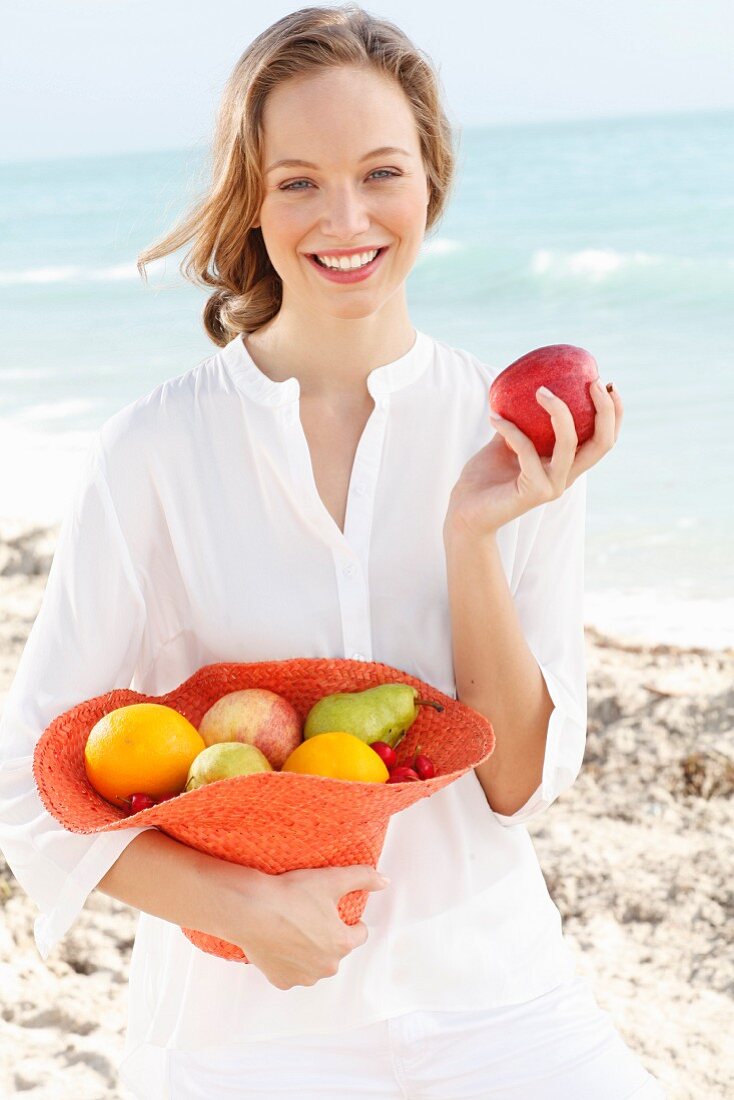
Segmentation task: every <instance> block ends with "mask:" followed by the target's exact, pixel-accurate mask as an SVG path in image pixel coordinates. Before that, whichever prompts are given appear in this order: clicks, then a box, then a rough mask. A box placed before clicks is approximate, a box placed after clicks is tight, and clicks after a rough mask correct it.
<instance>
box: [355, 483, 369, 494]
mask: <svg viewBox="0 0 734 1100" xmlns="http://www.w3.org/2000/svg"><path fill="white" fill-rule="evenodd" d="M354 491H355V493H356V494H357V496H360V497H363V496H364V495H365V493H366V492H367V486H366V485H365V483H364V482H363V481H358V482H357V484H356V485H355V486H354Z"/></svg>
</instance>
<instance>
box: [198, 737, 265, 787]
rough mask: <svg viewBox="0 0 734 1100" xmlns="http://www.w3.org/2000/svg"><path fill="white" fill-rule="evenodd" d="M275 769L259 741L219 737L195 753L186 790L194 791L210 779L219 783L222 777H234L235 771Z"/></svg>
mask: <svg viewBox="0 0 734 1100" xmlns="http://www.w3.org/2000/svg"><path fill="white" fill-rule="evenodd" d="M273 770H274V769H273V766H272V764H271V763H270V761H269V760H268V758H267V756H265V754H264V753H262V752H260V749H258V748H257V747H256V746H255V745H247V744H244V743H243V742H242V741H219V742H217V743H216V744H214V745H209V746H208V748H206V749H202V750H201V752H200V753H198V754H197V755H196V756H195V757H194V759H193V760H192V762H191V767H190V768H189V774H188V776H187V777H186V786H185V787H184V790H185V791H193V790H195V789H196V787H204V786H205V785H206V784H207V783H216V781H217V780H218V779H231V778H232V776H233V775H250V774H251V773H252V772H271V771H273Z"/></svg>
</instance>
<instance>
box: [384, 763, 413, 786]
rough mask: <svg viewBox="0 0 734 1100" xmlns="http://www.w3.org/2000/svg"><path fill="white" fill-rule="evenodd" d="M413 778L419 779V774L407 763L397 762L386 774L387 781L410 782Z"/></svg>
mask: <svg viewBox="0 0 734 1100" xmlns="http://www.w3.org/2000/svg"><path fill="white" fill-rule="evenodd" d="M414 780H419V781H420V776H419V775H418V773H417V772H414V771H413V769H412V768H410V767H408V765H407V764H399V765H398V767H397V768H393V770H392V771H391V772H390V775H389V776H388V779H387V782H388V783H411V782H413V781H414Z"/></svg>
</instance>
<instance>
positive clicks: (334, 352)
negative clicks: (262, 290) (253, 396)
mask: <svg viewBox="0 0 734 1100" xmlns="http://www.w3.org/2000/svg"><path fill="white" fill-rule="evenodd" d="M388 305H389V303H388ZM414 342H415V328H414V326H413V325H412V323H411V321H410V318H409V317H408V313H407V309H403V310H401V311H399V312H398V313H397V315H396V316H395V317H394V318H388V317H386V316H385V313H384V311H380V312H379V313H376V314H373V315H372V316H370V317H360V318H357V319H347V318H341V317H324V316H323V315H322V316H314V315H312V314H309V315H306V316H304V315H303V314H298V315H296V314H295V313H294V312H293V311H288V310H286V309H284V308H283V307H281V309H280V310H279V312H278V313H277V314H276V316H275V317H274V318H273V319H272V320H271V321H268V323H267V324H265V325H263V326H262V327H261V328H259V329H257V330H256V331H255V332H253V333H250V335H249V336H247V337H245V345H246V347H247V350H248V352H249V353H250V355H251V356H252V358H253V360H254V361H255V363H256V364H257V366H258V368H259V369H260V370H261V371H262V372H263V374H265V375H267V376H268V378H270V379H272V381H274V382H284V381H285V380H286V379H288V378H294V377H295V378H297V379H298V382H299V385H300V388H301V396H302V397H306V398H308V397H313V398H333V399H343V400H359V401H361V400H363V399H364V398H365V396H366V395H367V375H368V374H369V373H370V371H372V370H374V369H375V368H376V367H380V366H383V365H384V364H385V363H392V362H394V361H395V360H396V359H399V358H400V357H401V356H403V355H405V354H406V353H407V352H408V351H410V349H411V347H412V346H413V343H414Z"/></svg>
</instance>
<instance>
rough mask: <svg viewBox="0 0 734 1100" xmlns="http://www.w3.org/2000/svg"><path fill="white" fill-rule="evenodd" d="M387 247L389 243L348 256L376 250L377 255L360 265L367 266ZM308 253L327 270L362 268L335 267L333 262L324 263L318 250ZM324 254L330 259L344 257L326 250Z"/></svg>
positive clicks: (356, 268)
mask: <svg viewBox="0 0 734 1100" xmlns="http://www.w3.org/2000/svg"><path fill="white" fill-rule="evenodd" d="M387 247H388V246H387V245H383V246H382V247H381V248H363V249H361V250H360V251H359V252H353V253H352V254H351V255H349V256H347V259H349V260H351V258H352V256H361V255H363V254H364V253H365V252H374V253H375V255H374V256H373V257H372V259H371V260H368V261H367V263H366V264H362V265H360V266H361V267H367V266H368V265H369V264H371V263H374V262H375V260H377V259H378V258H379V257H380V256H381V254H382V253H383V252H384V251H385V250H386V248H387ZM306 255H307V256H308V257H309V259H312V260H314V261H315V263H317V264H318V265H319V267H323V268H325V269H326V270H327V271H359V270H360V268H359V267H335V266H333V265H331V264H325V263H323V261H322V260H320V259H319V254H318V252H308V253H306ZM323 255H324V256H328V257H329V258H330V259H337V260H339V259H341V258H342V257H341V256H339V255H338V253H331V252H324V253H323Z"/></svg>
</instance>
